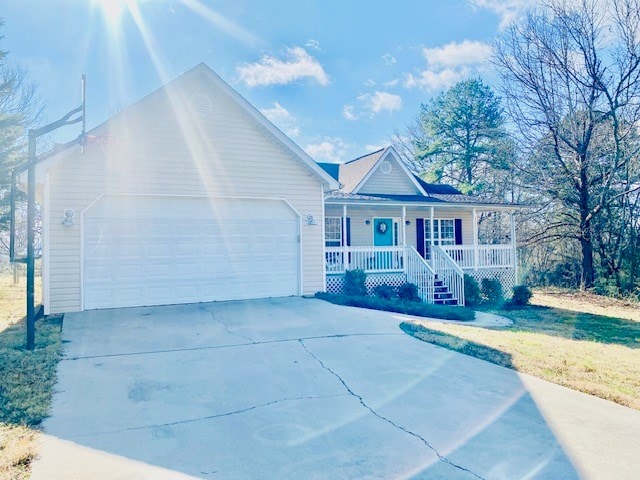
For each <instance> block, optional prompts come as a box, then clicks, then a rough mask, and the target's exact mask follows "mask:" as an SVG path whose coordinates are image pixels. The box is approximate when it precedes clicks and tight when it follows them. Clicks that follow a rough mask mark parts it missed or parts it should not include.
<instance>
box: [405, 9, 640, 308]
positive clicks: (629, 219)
mask: <svg viewBox="0 0 640 480" xmlns="http://www.w3.org/2000/svg"><path fill="white" fill-rule="evenodd" d="M639 2H640V0H581V1H577V2H566V1H561V0H558V1H556V0H545V1H543V2H542V3H538V4H537V6H536V7H535V8H532V9H531V10H529V11H528V12H527V13H526V14H525V15H524V16H523V17H521V18H520V19H518V20H516V21H515V22H513V23H512V24H511V25H509V26H508V27H507V28H506V29H505V30H504V31H503V32H502V33H501V34H500V35H499V37H498V38H497V39H496V41H495V44H494V52H493V57H492V62H493V66H494V70H495V71H496V72H497V74H498V76H499V79H500V81H499V84H498V85H497V86H496V90H497V92H498V94H496V93H494V90H493V89H492V88H491V87H489V86H488V85H486V84H485V83H484V82H483V81H482V80H481V79H479V78H478V79H471V80H466V81H463V82H460V83H458V84H456V85H454V86H453V87H451V88H450V89H449V90H448V91H446V92H443V93H441V94H440V95H438V96H437V97H436V98H434V99H432V100H431V101H430V102H428V103H426V104H424V105H422V106H421V110H420V114H419V116H418V117H417V118H416V120H415V121H414V122H413V123H412V124H411V125H409V126H408V127H407V129H406V130H405V131H403V132H396V135H395V139H394V140H395V142H396V144H397V145H398V147H399V149H400V150H401V151H402V153H403V155H404V157H405V159H406V161H407V163H408V164H409V165H410V166H411V168H412V169H413V170H414V171H417V172H419V173H420V174H421V175H422V176H423V177H425V179H427V180H431V181H443V182H448V183H451V184H453V185H455V186H457V187H458V188H460V189H461V190H463V191H464V192H467V193H472V194H475V195H477V196H479V197H481V198H483V199H485V200H487V201H499V202H504V201H509V202H515V203H520V204H523V205H527V206H528V208H526V209H523V210H522V212H521V213H520V214H519V215H518V223H519V227H518V234H519V236H520V238H519V252H520V260H521V263H522V268H521V277H522V279H521V280H522V281H523V282H526V283H529V284H531V285H555V286H560V287H569V288H583V289H594V290H595V291H596V292H598V293H602V294H607V295H615V296H628V295H632V296H636V297H640V137H639V130H638V128H639V127H640V123H639V122H640V3H639ZM483 220H484V223H485V226H488V227H489V230H488V232H489V234H488V237H491V232H499V229H496V228H495V225H496V224H497V223H496V221H495V218H493V219H489V218H484V219H483ZM485 230H486V229H485ZM494 235H498V233H494ZM485 240H487V236H486V235H485ZM491 240H492V239H491V238H488V241H491Z"/></svg>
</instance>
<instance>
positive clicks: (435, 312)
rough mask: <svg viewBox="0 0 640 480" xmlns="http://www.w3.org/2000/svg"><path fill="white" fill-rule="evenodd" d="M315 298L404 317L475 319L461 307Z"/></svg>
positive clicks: (374, 299)
mask: <svg viewBox="0 0 640 480" xmlns="http://www.w3.org/2000/svg"><path fill="white" fill-rule="evenodd" d="M316 297H317V298H320V299H322V300H326V301H328V302H331V303H335V304H336V305H345V306H349V307H361V308H370V309H373V310H383V311H385V312H395V313H403V314H405V315H414V316H417V317H429V318H441V319H444V320H460V321H463V322H470V321H472V320H474V319H475V312H474V311H473V310H469V309H466V308H463V307H448V306H441V305H430V304H427V303H422V302H411V301H406V300H398V299H392V300H385V299H383V298H379V297H368V296H352V295H343V294H333V293H324V292H319V293H317V294H316Z"/></svg>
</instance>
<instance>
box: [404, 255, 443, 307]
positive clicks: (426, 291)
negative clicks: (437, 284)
mask: <svg viewBox="0 0 640 480" xmlns="http://www.w3.org/2000/svg"><path fill="white" fill-rule="evenodd" d="M405 274H406V276H407V281H408V282H411V283H413V284H414V285H416V286H417V287H418V294H419V295H420V298H422V301H423V302H426V303H433V297H434V295H433V293H434V281H435V277H436V275H435V272H434V271H433V268H431V265H429V264H428V263H427V262H426V261H425V259H424V258H422V255H420V254H419V253H418V252H417V251H416V249H415V248H413V247H410V246H409V247H407V249H406V270H405Z"/></svg>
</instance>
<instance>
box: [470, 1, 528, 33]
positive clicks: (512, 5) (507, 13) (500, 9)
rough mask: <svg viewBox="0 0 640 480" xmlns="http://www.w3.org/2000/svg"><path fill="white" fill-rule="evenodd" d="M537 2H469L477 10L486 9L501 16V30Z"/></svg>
mask: <svg viewBox="0 0 640 480" xmlns="http://www.w3.org/2000/svg"><path fill="white" fill-rule="evenodd" d="M535 1H536V0H469V3H470V4H471V5H473V6H474V7H477V8H486V9H487V10H491V11H492V12H494V13H496V14H497V15H499V16H500V28H504V27H506V26H507V25H508V24H509V23H511V22H512V21H513V20H515V19H516V18H518V17H519V16H520V14H521V13H522V12H523V11H524V10H526V9H527V8H528V7H530V6H531V5H533V4H534V3H535Z"/></svg>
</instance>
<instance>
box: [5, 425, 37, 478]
mask: <svg viewBox="0 0 640 480" xmlns="http://www.w3.org/2000/svg"><path fill="white" fill-rule="evenodd" d="M36 438H37V433H36V432H35V431H34V430H32V429H30V428H27V427H22V426H11V425H2V424H0V479H1V480H26V479H28V478H29V476H30V470H29V466H30V465H31V462H32V461H33V459H34V458H35V457H36V450H35V447H36Z"/></svg>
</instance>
